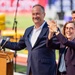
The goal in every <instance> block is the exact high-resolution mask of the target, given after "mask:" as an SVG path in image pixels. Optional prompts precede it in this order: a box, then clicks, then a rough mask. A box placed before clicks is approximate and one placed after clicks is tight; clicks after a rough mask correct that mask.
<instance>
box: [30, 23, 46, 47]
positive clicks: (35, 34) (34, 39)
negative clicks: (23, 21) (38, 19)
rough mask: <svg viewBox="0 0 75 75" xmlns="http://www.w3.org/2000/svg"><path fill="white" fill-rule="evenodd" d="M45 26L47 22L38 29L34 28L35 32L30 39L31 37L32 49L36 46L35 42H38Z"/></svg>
mask: <svg viewBox="0 0 75 75" xmlns="http://www.w3.org/2000/svg"><path fill="white" fill-rule="evenodd" d="M44 24H45V22H44V23H43V24H42V25H41V26H40V27H39V28H38V29H36V28H35V26H34V28H33V31H32V32H31V34H30V37H29V40H30V43H31V45H32V47H33V46H34V44H35V42H36V41H37V39H38V36H39V35H40V33H41V31H42V28H43V26H44Z"/></svg>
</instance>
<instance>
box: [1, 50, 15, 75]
mask: <svg viewBox="0 0 75 75" xmlns="http://www.w3.org/2000/svg"><path fill="white" fill-rule="evenodd" d="M13 57H14V53H13V52H6V51H5V52H4V51H0V75H13Z"/></svg>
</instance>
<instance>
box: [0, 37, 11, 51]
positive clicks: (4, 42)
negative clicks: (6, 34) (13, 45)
mask: <svg viewBox="0 0 75 75" xmlns="http://www.w3.org/2000/svg"><path fill="white" fill-rule="evenodd" d="M9 40H10V38H7V39H6V40H5V42H4V43H3V45H2V46H1V48H0V50H2V49H3V47H4V45H5V44H6V43H7V42H8V41H9Z"/></svg>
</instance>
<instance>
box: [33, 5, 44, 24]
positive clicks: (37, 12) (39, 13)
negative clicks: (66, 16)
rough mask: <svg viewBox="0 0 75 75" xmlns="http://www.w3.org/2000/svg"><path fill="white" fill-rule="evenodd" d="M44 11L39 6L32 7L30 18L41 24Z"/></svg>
mask: <svg viewBox="0 0 75 75" xmlns="http://www.w3.org/2000/svg"><path fill="white" fill-rule="evenodd" d="M44 17H45V12H44V11H43V10H42V8H41V7H40V6H36V7H34V8H33V9H32V20H33V22H34V23H35V25H37V24H42V23H43V21H44Z"/></svg>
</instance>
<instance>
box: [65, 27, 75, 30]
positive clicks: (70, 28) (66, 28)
mask: <svg viewBox="0 0 75 75" xmlns="http://www.w3.org/2000/svg"><path fill="white" fill-rule="evenodd" d="M68 29H69V30H74V28H73V27H65V30H68Z"/></svg>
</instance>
